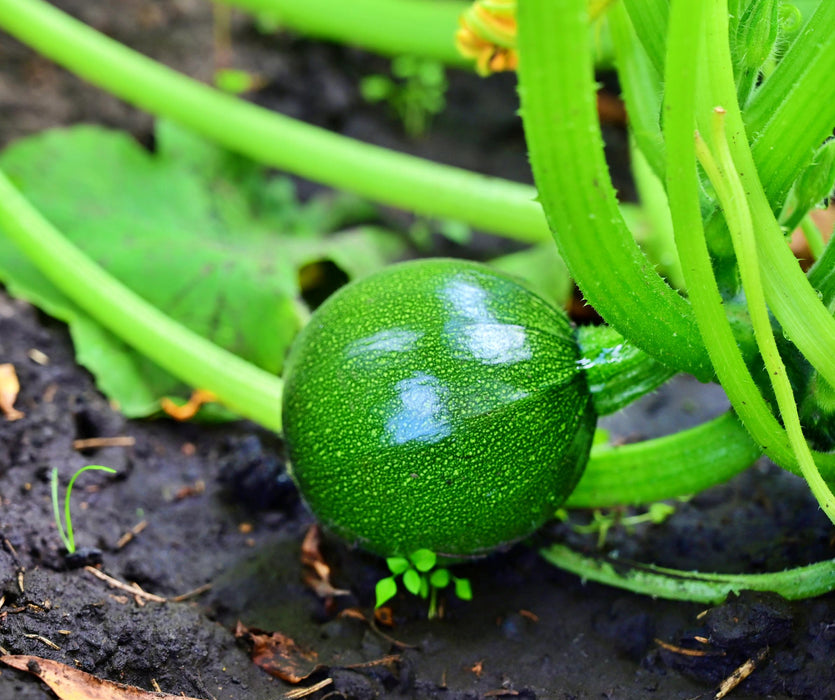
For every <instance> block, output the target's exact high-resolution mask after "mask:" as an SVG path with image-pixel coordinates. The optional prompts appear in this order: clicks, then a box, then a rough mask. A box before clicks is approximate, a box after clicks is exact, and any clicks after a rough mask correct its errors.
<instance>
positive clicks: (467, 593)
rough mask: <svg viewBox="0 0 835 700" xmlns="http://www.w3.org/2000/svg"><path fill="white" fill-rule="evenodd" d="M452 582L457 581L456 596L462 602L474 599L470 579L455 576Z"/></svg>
mask: <svg viewBox="0 0 835 700" xmlns="http://www.w3.org/2000/svg"><path fill="white" fill-rule="evenodd" d="M452 580H453V581H455V595H457V596H458V597H459V598H460V599H461V600H472V599H473V589H472V588H470V580H469V579H466V578H458V577H457V576H453V577H452Z"/></svg>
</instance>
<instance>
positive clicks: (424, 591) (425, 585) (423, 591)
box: [418, 576, 429, 600]
mask: <svg viewBox="0 0 835 700" xmlns="http://www.w3.org/2000/svg"><path fill="white" fill-rule="evenodd" d="M419 584H420V585H419V587H418V594H419V595H420V597H421V598H423V599H424V600H426V599H427V598H428V597H429V579H428V578H427V577H426V576H421V577H420V581H419Z"/></svg>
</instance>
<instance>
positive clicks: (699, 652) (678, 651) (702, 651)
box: [655, 637, 725, 656]
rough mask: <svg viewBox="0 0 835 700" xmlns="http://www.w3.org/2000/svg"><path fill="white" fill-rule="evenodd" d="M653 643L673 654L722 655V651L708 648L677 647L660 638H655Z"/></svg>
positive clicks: (723, 653)
mask: <svg viewBox="0 0 835 700" xmlns="http://www.w3.org/2000/svg"><path fill="white" fill-rule="evenodd" d="M655 643H656V644H657V645H658V646H660V647H661V648H662V649H666V650H667V651H671V652H673V653H674V654H681V655H682V656H724V655H725V652H724V651H710V650H709V649H688V648H687V647H679V646H676V645H675V644H670V643H669V642H665V641H664V640H662V639H658V637H656V638H655Z"/></svg>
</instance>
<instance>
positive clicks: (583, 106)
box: [518, 0, 712, 378]
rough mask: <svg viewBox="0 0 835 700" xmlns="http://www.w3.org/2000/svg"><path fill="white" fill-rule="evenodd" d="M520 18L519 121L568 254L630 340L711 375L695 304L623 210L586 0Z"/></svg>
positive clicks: (529, 0) (574, 270)
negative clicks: (658, 268)
mask: <svg viewBox="0 0 835 700" xmlns="http://www.w3.org/2000/svg"><path fill="white" fill-rule="evenodd" d="M518 19H519V41H518V44H519V54H520V66H519V80H520V86H521V87H520V93H521V98H522V119H523V122H524V126H525V134H526V138H527V141H528V147H529V151H530V158H531V164H532V166H533V171H534V178H535V180H536V184H537V187H538V189H539V193H540V202H541V203H542V206H543V208H544V209H545V213H546V216H547V217H548V222H549V224H550V226H551V229H552V231H553V232H554V237H555V238H556V240H557V245H558V246H559V249H560V254H561V255H562V258H563V260H564V261H565V263H566V265H567V266H568V268H569V270H570V272H571V274H572V276H573V277H574V279H575V280H576V281H577V283H578V285H579V287H580V289H581V290H582V292H583V294H584V295H585V297H586V299H587V300H588V301H589V302H590V303H591V304H592V305H593V306H594V307H595V309H597V311H598V312H599V313H600V314H601V315H602V316H603V318H605V319H606V321H607V322H608V323H609V324H610V325H612V326H614V327H615V328H616V329H617V330H618V331H619V332H620V333H621V334H622V335H623V336H624V337H625V338H627V339H628V340H630V341H631V342H632V343H634V344H635V345H636V346H638V347H640V348H641V349H642V350H644V351H645V352H647V353H648V354H650V355H652V356H654V357H655V358H656V359H658V360H659V361H661V362H662V363H664V364H666V365H668V366H671V367H674V368H676V369H680V370H686V371H689V372H691V373H693V374H695V375H696V376H698V377H701V378H709V377H710V376H711V375H712V370H711V368H710V364H709V358H708V356H707V352H706V351H705V348H704V345H703V344H702V341H701V338H700V337H699V332H698V329H697V327H696V322H695V317H694V316H693V311H692V309H691V308H690V305H689V304H688V303H687V302H686V301H685V300H684V299H683V298H682V297H681V296H679V295H678V293H677V292H676V291H674V290H673V289H672V288H671V287H669V286H668V285H667V284H666V283H665V282H664V280H663V279H662V278H661V277H659V275H658V274H657V273H656V272H655V270H654V268H653V266H652V265H651V263H650V262H649V261H648V260H647V258H646V257H645V255H644V254H643V253H642V252H641V250H640V249H639V248H638V246H637V244H636V243H635V241H634V240H633V238H632V235H631V233H630V232H629V230H628V228H627V227H626V224H625V223H624V220H623V217H622V216H621V214H620V212H619V211H618V207H617V200H616V198H615V191H614V189H613V188H612V184H611V179H610V177H609V172H608V168H607V166H606V161H605V159H604V157H603V139H602V137H601V133H600V127H599V124H598V121H597V113H596V109H595V84H594V71H593V65H592V62H591V58H590V46H589V38H588V17H587V9H586V2H585V0H521V1H520V3H519V18H518ZM554 36H559V37H560V40H559V41H554Z"/></svg>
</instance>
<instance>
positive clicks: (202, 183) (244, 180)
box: [0, 124, 401, 416]
mask: <svg viewBox="0 0 835 700" xmlns="http://www.w3.org/2000/svg"><path fill="white" fill-rule="evenodd" d="M0 167H2V168H3V170H4V171H5V172H6V173H7V174H8V175H9V177H10V178H11V179H12V181H13V182H14V183H15V184H16V185H17V186H18V187H19V188H20V190H21V191H22V192H23V194H24V195H25V196H26V197H27V198H29V200H30V201H31V202H32V203H33V204H34V205H35V206H36V207H37V208H38V209H39V210H40V211H41V213H42V214H43V215H44V216H46V218H47V219H49V220H50V221H51V222H52V223H53V224H54V225H55V226H56V227H57V228H58V229H59V230H60V231H62V232H63V233H64V235H66V236H67V237H68V238H69V239H70V240H71V241H73V242H74V243H75V244H76V245H78V246H79V247H80V248H82V249H83V250H84V251H85V252H86V253H87V254H88V255H90V256H91V257H92V258H93V259H94V260H96V261H97V262H99V263H100V264H101V265H103V266H104V267H105V268H106V269H107V270H108V271H110V272H111V274H113V275H114V276H115V277H117V278H118V279H119V280H120V281H122V282H123V283H124V284H125V285H127V286H128V287H129V288H131V289H132V290H133V291H135V292H136V293H138V294H139V295H140V296H142V297H143V298H145V299H146V300H147V301H149V302H150V303H152V304H154V305H155V306H157V307H158V308H160V309H161V310H163V311H164V312H165V313H167V314H169V315H170V316H172V317H173V318H175V319H176V320H178V321H179V322H181V323H183V324H184V325H185V326H187V327H189V328H190V329H192V330H193V331H195V332H197V333H199V334H200V335H203V336H205V337H207V338H209V339H211V340H213V341H214V342H215V343H217V344H219V345H221V346H223V347H225V348H227V349H229V350H231V351H233V352H235V353H236V354H238V355H240V356H241V357H243V358H245V359H247V360H249V361H250V362H253V363H254V364H256V365H258V366H259V367H261V368H263V369H265V370H268V371H270V372H276V373H277V372H279V371H280V370H281V366H282V362H283V358H284V355H285V353H286V350H287V347H288V346H289V344H290V342H291V341H292V339H293V337H294V336H295V334H296V332H297V331H298V329H299V327H300V325H301V323H302V320H301V319H302V317H303V313H302V312H301V311H300V305H299V301H298V298H299V289H298V275H297V272H298V267H299V266H300V265H302V264H305V263H307V262H310V261H313V260H317V259H322V258H331V259H334V260H335V261H337V263H338V264H339V259H340V257H341V258H343V259H344V260H343V261H344V262H345V268H347V269H346V272H347V273H348V274H349V275H351V274H352V273H353V271H352V270H351V264H352V263H351V261H352V260H355V261H356V265H357V266H358V267H359V268H362V267H363V265H367V260H368V259H371V260H376V259H377V258H379V261H380V264H382V263H383V262H385V261H386V260H388V259H391V257H392V256H394V255H397V254H398V252H399V251H400V250H401V249H400V248H398V246H397V244H394V245H393V246H392V244H391V243H390V241H391V240H392V236H391V235H390V234H388V233H385V232H380V231H379V230H377V229H366V228H360V229H357V230H355V231H349V232H344V233H342V234H340V235H339V236H336V237H333V238H327V239H325V238H323V237H322V234H323V233H326V232H327V231H328V230H329V229H331V230H332V229H333V228H335V227H337V226H338V225H340V224H342V223H343V222H345V221H351V218H352V217H358V218H362V217H363V216H366V215H367V208H364V207H365V206H366V205H359V206H358V205H357V203H356V200H353V201H348V202H341V203H338V204H337V205H334V206H329V205H327V204H324V203H323V202H322V201H321V200H318V201H315V202H314V203H312V204H310V205H304V206H301V205H299V204H298V202H297V200H296V197H295V193H294V190H293V188H292V185H290V186H289V187H288V183H289V180H286V179H284V178H268V177H266V175H265V172H264V170H263V168H261V167H260V166H258V165H257V164H254V163H252V162H251V161H248V160H246V159H244V158H241V157H239V156H235V155H233V154H230V153H227V152H224V151H222V150H220V149H217V148H216V147H214V146H212V145H210V144H207V143H205V142H202V141H201V140H199V139H197V138H196V137H194V136H192V135H190V134H188V133H186V132H184V131H182V130H181V129H179V128H178V127H175V126H173V125H170V124H162V125H160V128H159V129H158V133H157V152H156V153H153V154H152V153H150V152H148V151H146V150H145V149H144V148H142V147H141V146H140V145H139V144H138V143H136V142H135V141H134V140H133V139H132V138H131V137H130V136H128V135H126V134H124V133H120V132H114V131H108V130H105V129H102V128H98V127H92V126H80V127H74V128H71V129H61V130H54V131H49V132H44V133H42V134H39V135H36V136H33V137H30V138H27V139H24V140H22V141H20V142H17V143H15V144H13V145H12V146H10V147H9V148H7V149H6V151H5V152H4V153H3V154H2V155H0ZM358 241H360V243H359V246H360V248H362V249H364V250H365V255H358V254H356V253H355V252H354V249H355V248H356V247H357V242H358ZM382 242H388V243H387V244H386V245H382ZM369 250H370V251H371V252H369ZM381 251H385V252H381ZM359 271H362V272H365V271H366V270H364V269H362V270H359ZM0 281H3V282H4V283H5V284H6V286H7V287H8V289H9V291H10V292H11V293H12V294H14V295H15V296H19V297H22V298H25V299H28V300H29V301H31V302H32V303H34V304H36V305H38V306H39V307H41V308H42V309H43V310H44V311H46V312H47V313H49V314H50V315H53V316H55V317H57V318H60V319H62V320H64V321H66V322H67V323H68V324H69V326H70V331H71V333H72V337H73V341H74V343H75V346H76V353H77V358H78V360H79V362H81V363H82V364H84V365H85V366H86V367H87V368H88V369H89V370H90V371H91V372H92V373H93V374H94V375H95V377H96V381H97V383H98V386H99V388H100V389H101V390H102V391H103V392H104V393H105V394H106V395H108V396H109V397H110V398H111V399H112V400H113V401H114V402H116V403H117V404H118V405H119V407H120V408H121V410H122V411H123V412H124V413H125V414H126V415H128V416H143V415H148V414H150V413H153V412H154V411H156V410H157V408H158V405H159V403H158V402H159V399H160V398H161V397H162V396H172V395H173V396H185V395H186V394H187V393H188V389H187V388H186V387H183V386H182V385H181V384H180V383H179V382H178V381H177V380H176V379H175V378H174V377H172V376H170V375H169V374H167V373H166V372H165V371H163V370H162V369H160V368H159V367H157V366H156V365H154V364H153V363H151V362H150V361H149V360H147V359H146V358H144V357H142V356H141V355H139V354H137V353H135V352H133V351H132V350H130V349H129V348H127V347H126V346H125V345H124V344H123V343H122V342H121V341H119V340H118V339H117V338H115V337H114V336H113V335H112V334H111V333H109V332H108V331H106V330H105V329H103V328H101V327H100V326H98V325H97V324H96V323H95V322H93V321H92V320H91V319H90V318H89V316H87V315H86V314H85V313H83V312H82V311H81V310H80V309H78V308H77V307H76V306H75V305H74V304H73V303H72V302H71V301H69V299H67V298H66V297H65V296H64V295H63V294H62V293H61V292H59V291H58V290H57V289H56V288H55V287H54V286H53V285H52V284H50V283H49V281H48V280H46V279H45V278H44V277H43V276H42V275H41V274H40V273H39V272H38V271H37V270H36V269H35V268H34V267H33V266H32V265H31V264H30V263H29V262H28V260H27V259H26V258H24V257H23V256H22V255H21V254H20V253H19V252H18V251H17V249H16V248H15V247H14V246H13V245H12V244H11V243H10V242H9V241H7V240H6V239H5V238H3V237H2V235H0Z"/></svg>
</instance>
